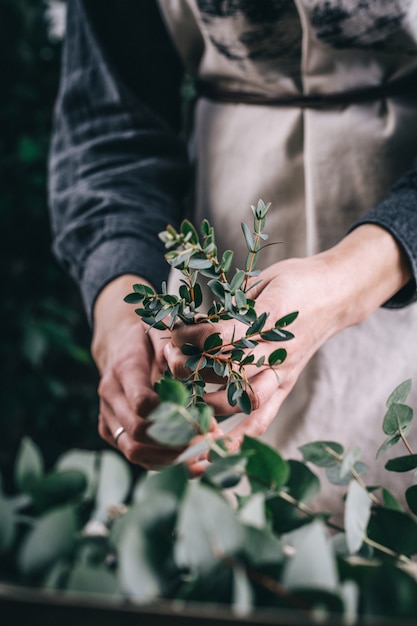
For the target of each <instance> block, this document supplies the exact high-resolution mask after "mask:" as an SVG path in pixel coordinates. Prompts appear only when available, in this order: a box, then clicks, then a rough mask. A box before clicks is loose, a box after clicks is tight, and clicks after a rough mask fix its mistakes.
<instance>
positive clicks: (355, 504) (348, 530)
mask: <svg viewBox="0 0 417 626" xmlns="http://www.w3.org/2000/svg"><path fill="white" fill-rule="evenodd" d="M370 515H371V499H370V498H369V495H368V492H367V491H366V489H364V488H363V487H361V486H360V485H359V484H358V483H357V482H356V480H352V481H351V483H350V485H349V488H348V492H347V496H346V504H345V512H344V521H345V534H346V543H347V546H348V549H349V552H350V553H351V554H355V552H357V551H358V550H359V548H360V547H361V545H362V543H363V539H364V536H365V529H366V527H367V525H368V521H369V516H370Z"/></svg>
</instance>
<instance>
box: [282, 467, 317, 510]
mask: <svg viewBox="0 0 417 626" xmlns="http://www.w3.org/2000/svg"><path fill="white" fill-rule="evenodd" d="M288 465H289V467H290V476H289V479H288V481H287V483H286V490H287V492H288V493H289V494H290V495H291V496H292V497H293V498H295V500H297V501H298V502H310V500H312V498H314V496H316V495H317V494H318V493H319V492H320V480H319V478H318V476H316V474H314V472H312V471H311V469H310V468H309V467H308V466H307V465H306V464H305V463H301V462H300V461H296V460H293V459H290V460H289V461H288Z"/></svg>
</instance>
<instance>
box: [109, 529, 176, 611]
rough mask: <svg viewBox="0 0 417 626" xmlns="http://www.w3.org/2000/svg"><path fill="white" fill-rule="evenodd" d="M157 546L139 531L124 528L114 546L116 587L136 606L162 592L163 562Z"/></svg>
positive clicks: (143, 532) (158, 595)
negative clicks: (129, 597) (115, 549)
mask: <svg viewBox="0 0 417 626" xmlns="http://www.w3.org/2000/svg"><path fill="white" fill-rule="evenodd" d="M160 556H161V555H160V553H159V551H158V545H157V544H156V542H149V540H148V537H147V535H146V533H145V531H143V530H142V529H141V528H140V527H138V526H137V525H136V524H134V523H131V524H128V525H126V527H125V528H124V532H123V534H122V535H121V539H120V543H119V545H118V570H117V578H118V585H119V586H120V588H121V590H122V592H123V593H126V594H127V595H128V596H131V597H132V598H133V599H135V600H136V601H139V602H149V601H150V600H154V599H156V598H157V597H160V596H161V595H162V593H163V589H164V571H163V565H164V561H163V560H159V559H160Z"/></svg>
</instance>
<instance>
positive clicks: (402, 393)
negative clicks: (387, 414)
mask: <svg viewBox="0 0 417 626" xmlns="http://www.w3.org/2000/svg"><path fill="white" fill-rule="evenodd" d="M411 385H412V381H411V378H409V379H408V380H404V382H402V383H401V384H399V385H398V387H396V388H395V389H394V391H393V392H392V393H391V395H390V396H389V397H388V400H387V407H390V406H391V405H392V404H398V403H400V404H404V402H405V401H406V400H407V398H408V395H409V393H410V391H411Z"/></svg>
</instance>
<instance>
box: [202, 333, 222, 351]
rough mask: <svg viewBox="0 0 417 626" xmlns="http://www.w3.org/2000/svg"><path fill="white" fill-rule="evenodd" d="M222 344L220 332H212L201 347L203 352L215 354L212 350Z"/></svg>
mask: <svg viewBox="0 0 417 626" xmlns="http://www.w3.org/2000/svg"><path fill="white" fill-rule="evenodd" d="M222 345H223V340H222V338H221V335H220V333H212V334H211V335H209V336H208V337H207V338H206V340H205V341H204V346H203V349H204V352H212V353H213V354H215V352H213V350H215V349H216V348H220V347H221V346H222Z"/></svg>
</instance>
